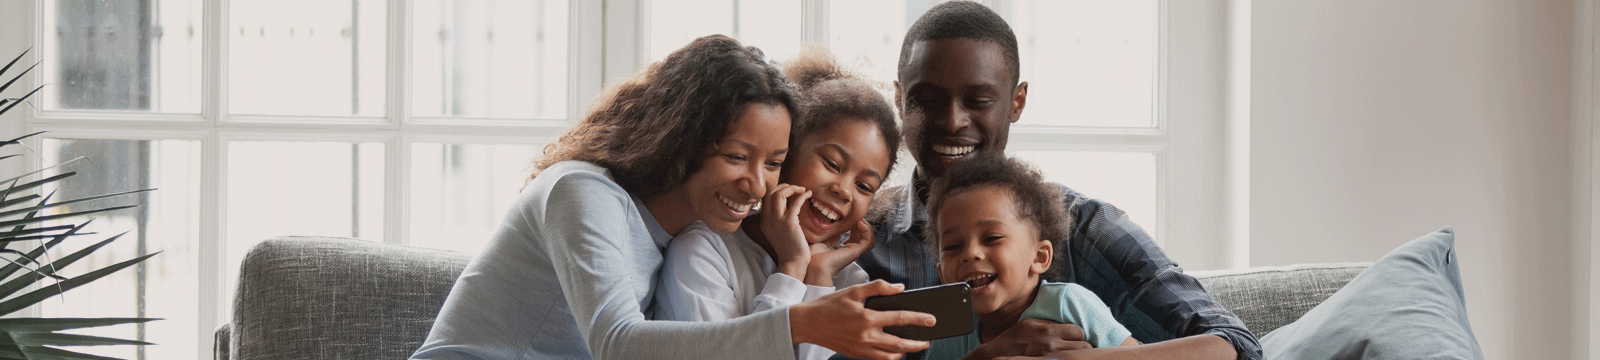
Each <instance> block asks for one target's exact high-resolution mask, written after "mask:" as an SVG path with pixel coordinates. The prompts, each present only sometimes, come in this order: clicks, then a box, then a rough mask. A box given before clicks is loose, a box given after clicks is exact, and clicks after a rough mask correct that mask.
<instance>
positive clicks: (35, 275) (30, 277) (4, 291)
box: [0, 233, 127, 314]
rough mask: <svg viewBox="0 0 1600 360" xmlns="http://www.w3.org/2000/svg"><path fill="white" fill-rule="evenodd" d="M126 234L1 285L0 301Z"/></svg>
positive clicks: (57, 260) (81, 250)
mask: <svg viewBox="0 0 1600 360" xmlns="http://www.w3.org/2000/svg"><path fill="white" fill-rule="evenodd" d="M124 234H127V233H122V234H117V236H112V237H111V238H110V239H106V240H105V241H101V242H99V243H96V244H94V245H90V246H88V247H85V248H83V249H79V250H78V251H77V252H74V253H72V254H69V255H67V256H63V257H61V258H60V259H56V261H55V262H52V263H50V265H49V266H46V267H41V268H40V269H38V270H35V271H33V272H32V273H28V274H22V275H19V276H17V278H15V279H11V281H7V282H6V283H5V284H3V285H0V299H4V298H8V297H11V295H12V294H16V293H17V292H18V291H22V289H25V288H27V287H28V285H31V284H33V282H35V281H39V279H41V278H44V277H46V276H50V275H53V274H55V273H56V270H58V269H61V268H64V267H67V265H72V263H74V262H77V261H78V260H79V259H82V258H84V257H87V256H89V254H92V253H94V251H95V250H99V249H100V248H101V247H104V246H106V244H110V243H111V242H112V241H114V240H117V238H119V237H122V235H124ZM12 300H15V299H12ZM7 302H10V301H7ZM3 304H5V303H0V305H3ZM0 307H3V306H0ZM8 313H10V312H9V311H6V312H0V314H8Z"/></svg>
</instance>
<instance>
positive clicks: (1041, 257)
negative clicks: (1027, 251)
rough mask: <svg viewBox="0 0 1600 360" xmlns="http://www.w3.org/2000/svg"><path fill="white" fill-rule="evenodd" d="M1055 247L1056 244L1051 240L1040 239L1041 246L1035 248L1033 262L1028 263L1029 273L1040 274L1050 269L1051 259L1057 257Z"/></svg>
mask: <svg viewBox="0 0 1600 360" xmlns="http://www.w3.org/2000/svg"><path fill="white" fill-rule="evenodd" d="M1055 249H1056V248H1055V244H1052V243H1051V241H1050V240H1039V247H1038V248H1037V249H1034V250H1035V252H1034V254H1033V264H1029V265H1028V273H1030V274H1033V275H1039V274H1043V273H1044V272H1045V270H1049V269H1050V260H1051V259H1052V258H1054V257H1055Z"/></svg>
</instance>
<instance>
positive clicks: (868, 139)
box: [655, 47, 900, 359]
mask: <svg viewBox="0 0 1600 360" xmlns="http://www.w3.org/2000/svg"><path fill="white" fill-rule="evenodd" d="M785 75H787V76H788V78H789V79H790V80H791V81H793V82H794V83H795V84H796V85H797V87H798V90H799V93H800V99H801V100H800V114H801V115H800V116H799V117H797V119H796V120H795V126H794V130H793V133H792V134H791V136H790V144H789V150H790V152H789V155H788V159H787V161H786V162H785V164H784V171H783V174H782V178H781V180H782V182H783V184H779V185H778V186H777V187H776V188H774V190H773V191H772V192H770V193H769V194H767V195H766V197H765V198H764V199H763V201H762V205H761V206H762V210H761V212H759V213H756V214H754V215H751V217H750V218H749V219H747V220H746V221H745V222H744V224H743V225H741V226H740V227H739V229H738V230H737V231H733V232H732V233H728V232H726V231H720V232H719V231H715V230H716V229H714V228H711V227H708V226H703V225H701V224H696V225H693V226H690V227H689V228H688V229H686V230H685V231H684V232H682V233H679V234H678V236H677V237H675V238H674V239H673V240H672V243H671V245H670V246H669V247H668V249H667V255H666V264H665V265H664V266H663V267H662V270H661V282H660V283H658V286H657V294H656V308H655V311H656V313H655V315H656V318H657V319H662V320H685V321H719V320H726V319H732V318H737V317H740V316H744V315H747V314H752V313H756V312H760V311H763V310H766V309H772V308H779V307H785V306H789V305H791V304H795V303H799V302H801V301H805V300H810V299H813V298H816V297H819V296H822V295H823V294H828V293H831V292H833V291H834V290H835V289H836V288H843V287H845V286H849V285H853V284H859V283H864V282H866V281H867V274H866V272H865V271H862V270H861V268H860V267H858V266H855V264H854V263H853V262H852V261H854V260H855V258H856V257H858V256H860V255H861V253H863V252H865V251H866V250H867V249H869V248H871V247H872V233H871V231H870V230H868V225H867V223H866V221H863V220H862V217H863V216H864V215H865V214H866V212H867V208H868V205H870V204H871V203H872V196H873V194H874V193H876V192H877V190H878V188H879V187H880V186H882V184H883V182H884V180H885V179H887V178H888V176H889V170H890V169H891V168H893V167H894V162H895V154H896V152H897V150H898V149H899V147H900V144H899V141H900V132H899V130H898V129H896V127H895V119H894V111H893V108H891V107H890V105H889V103H888V101H886V100H885V99H884V98H883V96H882V95H880V94H879V93H878V92H877V91H876V90H874V89H873V87H872V86H871V85H870V84H869V83H867V82H866V81H865V80H862V79H861V78H860V77H857V76H855V75H852V74H849V73H847V72H845V71H843V70H841V69H840V67H839V65H838V64H837V63H836V62H835V61H834V60H833V58H832V55H830V54H829V53H828V52H827V51H826V50H823V49H821V48H815V47H814V48H810V49H808V50H807V51H806V52H804V53H803V54H801V56H800V57H799V58H798V59H795V60H794V61H792V62H790V63H789V64H788V65H787V66H786V67H785ZM846 232H848V233H849V238H848V239H846V240H844V241H843V242H841V241H840V239H841V238H842V237H844V234H845V233H846ZM796 352H797V353H796V355H797V357H798V358H808V359H822V358H827V357H828V356H830V355H832V354H833V351H831V350H829V349H827V348H824V347H820V346H814V345H811V344H802V345H799V346H797V347H796Z"/></svg>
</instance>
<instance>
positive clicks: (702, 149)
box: [530, 35, 799, 198]
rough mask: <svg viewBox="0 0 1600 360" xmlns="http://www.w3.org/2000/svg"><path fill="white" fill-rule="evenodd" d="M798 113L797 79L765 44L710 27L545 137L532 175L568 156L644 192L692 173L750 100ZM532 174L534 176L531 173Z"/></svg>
mask: <svg viewBox="0 0 1600 360" xmlns="http://www.w3.org/2000/svg"><path fill="white" fill-rule="evenodd" d="M757 103H759V104H771V105H781V106H783V107H784V108H785V109H786V110H788V111H789V114H790V116H791V117H793V116H794V115H795V114H799V107H798V106H797V105H798V104H797V102H796V99H795V92H794V89H793V87H792V86H791V85H790V84H789V82H788V81H786V80H785V79H784V78H783V74H782V73H781V72H779V70H778V68H777V67H776V66H774V65H773V64H772V63H770V62H768V61H767V59H766V58H765V56H764V55H763V54H762V53H761V50H760V49H757V48H755V47H746V46H743V45H741V44H740V43H739V41H738V40H734V39H733V38H730V37H727V36H723V35H711V36H706V37H702V38H699V39H695V40H694V42H691V43H689V45H687V46H684V47H683V48H682V49H678V50H677V51H673V52H672V54H669V55H667V58H666V59H665V60H662V61H660V62H657V63H654V64H651V65H650V67H649V68H648V69H645V70H644V71H643V72H641V73H639V74H637V75H634V76H633V77H631V78H628V79H623V80H620V81H618V82H617V83H615V84H613V85H611V86H610V87H608V88H607V89H606V90H605V91H604V92H603V93H601V95H600V96H598V97H597V98H596V99H595V101H594V102H593V104H592V105H591V107H590V109H589V114H588V116H587V117H585V118H584V119H583V121H581V122H579V123H578V124H577V125H575V126H573V128H572V129H571V130H568V131H567V133H566V134H564V135H562V136H561V138H560V139H559V140H556V142H554V143H551V144H549V145H546V146H545V148H544V156H543V157H542V158H540V159H539V160H537V161H535V162H534V166H533V167H534V171H533V175H532V176H539V173H540V172H543V171H544V169H545V168H548V167H550V165H553V164H555V163H558V162H562V161H567V160H581V161H587V162H591V163H594V164H595V165H598V166H600V167H604V168H606V169H608V170H610V171H611V176H612V177H613V178H614V179H615V180H616V182H617V184H618V185H621V186H622V188H623V189H625V190H627V191H628V192H629V193H632V194H634V195H636V196H638V197H640V198H649V197H652V196H654V195H659V194H662V193H664V192H666V191H667V190H669V189H671V188H673V187H676V186H678V185H680V184H682V183H683V182H685V181H687V180H688V178H689V175H690V174H694V173H695V172H696V171H699V170H700V166H701V162H702V161H703V160H704V159H705V157H706V156H708V155H709V154H710V153H711V152H712V150H713V149H712V148H713V147H714V146H716V144H717V143H720V142H721V141H722V138H723V137H724V136H726V135H727V133H728V130H729V128H730V127H731V125H732V124H733V123H734V121H737V120H738V118H739V114H740V113H741V112H743V111H744V109H745V107H746V106H749V105H750V104H757ZM530 179H531V177H530Z"/></svg>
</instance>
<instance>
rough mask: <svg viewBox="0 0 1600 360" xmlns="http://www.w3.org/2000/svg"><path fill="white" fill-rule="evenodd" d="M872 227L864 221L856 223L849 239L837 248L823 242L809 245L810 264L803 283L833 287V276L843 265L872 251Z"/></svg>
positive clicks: (827, 242)
mask: <svg viewBox="0 0 1600 360" xmlns="http://www.w3.org/2000/svg"><path fill="white" fill-rule="evenodd" d="M873 241H874V240H873V236H872V226H871V225H868V224H867V221H866V220H858V221H856V228H855V229H852V230H850V238H849V239H847V240H845V241H844V243H842V244H839V245H838V246H833V244H831V242H829V241H824V242H819V243H816V244H811V264H810V266H809V267H807V268H806V278H805V279H804V280H805V283H806V284H807V285H814V286H827V287H832V286H833V274H837V273H839V269H843V268H844V267H845V265H849V264H850V262H851V261H856V258H859V257H861V254H865V253H867V250H872V246H873V245H874V242H873Z"/></svg>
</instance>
